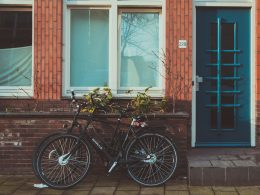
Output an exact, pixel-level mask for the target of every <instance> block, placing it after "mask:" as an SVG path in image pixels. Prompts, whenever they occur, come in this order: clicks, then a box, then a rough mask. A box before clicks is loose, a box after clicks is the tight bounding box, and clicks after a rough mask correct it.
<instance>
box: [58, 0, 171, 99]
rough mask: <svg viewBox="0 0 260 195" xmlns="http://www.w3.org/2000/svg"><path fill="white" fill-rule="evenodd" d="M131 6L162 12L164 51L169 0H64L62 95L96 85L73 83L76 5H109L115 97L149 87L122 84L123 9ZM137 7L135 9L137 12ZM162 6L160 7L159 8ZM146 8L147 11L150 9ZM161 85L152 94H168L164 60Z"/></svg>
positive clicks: (110, 79)
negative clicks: (72, 33)
mask: <svg viewBox="0 0 260 195" xmlns="http://www.w3.org/2000/svg"><path fill="white" fill-rule="evenodd" d="M127 8H138V10H142V11H144V10H147V11H148V12H149V11H150V12H151V13H152V12H158V13H160V14H159V45H160V46H159V47H160V51H161V50H163V51H164V50H165V37H166V36H165V0H139V1H136V0H85V1H84V0H81V1H77V0H64V1H63V21H64V22H63V75H62V81H63V82H62V83H63V86H62V95H63V96H64V97H66V96H70V95H71V90H74V91H76V94H78V95H79V96H81V95H82V94H86V93H88V92H89V91H91V90H93V89H95V88H96V87H71V86H70V22H71V21H70V17H71V10H72V9H106V10H109V41H108V42H109V63H108V64H109V65H108V66H109V67H108V72H109V73H108V83H109V86H108V87H109V88H110V89H111V90H112V93H113V96H114V97H119V98H128V97H132V96H135V94H136V92H138V91H143V90H144V89H145V87H128V88H123V87H120V64H119V62H120V55H119V54H118V52H119V48H120V45H119V43H120V26H119V25H120V13H119V12H120V11H119V10H121V9H122V10H126V9H127ZM135 10H137V9H133V12H134V11H135ZM159 10H160V11H159ZM147 11H146V12H147ZM158 60H159V59H158ZM159 67H161V69H160V70H159V71H160V74H161V75H163V76H160V75H159V73H158V75H159V77H161V78H159V80H160V81H159V87H153V88H151V90H149V94H150V95H151V96H152V97H163V96H164V95H165V80H164V76H165V70H164V66H163V65H162V64H160V66H159ZM147 87H148V86H147ZM129 89H132V90H133V93H131V94H125V93H124V92H125V91H126V90H129Z"/></svg>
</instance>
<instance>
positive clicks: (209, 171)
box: [203, 167, 225, 186]
mask: <svg viewBox="0 0 260 195" xmlns="http://www.w3.org/2000/svg"><path fill="white" fill-rule="evenodd" d="M203 185H205V186H220V185H225V168H215V167H214V168H213V167H212V168H203Z"/></svg>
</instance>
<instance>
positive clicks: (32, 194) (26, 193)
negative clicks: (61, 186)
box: [12, 189, 38, 195]
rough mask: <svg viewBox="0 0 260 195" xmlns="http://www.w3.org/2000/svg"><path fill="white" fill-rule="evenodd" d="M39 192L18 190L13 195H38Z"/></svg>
mask: <svg viewBox="0 0 260 195" xmlns="http://www.w3.org/2000/svg"><path fill="white" fill-rule="evenodd" d="M37 193H38V191H37V190H20V189H19V190H16V191H15V192H14V193H13V194H12V195H36V194H37Z"/></svg>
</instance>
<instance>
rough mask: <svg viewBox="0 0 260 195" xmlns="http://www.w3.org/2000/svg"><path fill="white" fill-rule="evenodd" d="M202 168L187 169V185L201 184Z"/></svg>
mask: <svg viewBox="0 0 260 195" xmlns="http://www.w3.org/2000/svg"><path fill="white" fill-rule="evenodd" d="M202 174H203V173H202V168H189V182H190V183H189V185H194V186H197V185H198V186H199V185H202V184H203V175H202Z"/></svg>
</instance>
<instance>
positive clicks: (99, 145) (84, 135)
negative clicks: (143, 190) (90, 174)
mask: <svg viewBox="0 0 260 195" xmlns="http://www.w3.org/2000/svg"><path fill="white" fill-rule="evenodd" d="M80 109H81V108H80V106H78V109H77V112H76V113H75V114H74V117H73V121H72V124H71V127H70V128H68V129H69V130H68V132H69V133H71V132H72V131H73V129H74V128H75V127H77V128H79V129H80V135H79V138H78V139H79V140H78V142H77V144H76V145H75V146H74V147H73V149H72V150H71V151H70V153H68V154H67V155H66V156H64V160H65V159H66V158H69V157H70V156H71V155H73V153H74V152H75V151H76V150H77V149H78V148H79V147H80V140H84V141H88V142H89V143H90V144H91V145H92V146H93V148H94V149H95V150H96V151H97V153H98V154H99V155H100V157H101V158H103V157H105V158H106V159H107V160H108V161H109V162H112V163H113V164H112V166H111V168H110V169H109V171H108V173H110V172H111V171H112V170H113V169H114V167H115V166H116V165H117V164H122V163H127V162H126V161H124V160H123V159H121V160H120V158H122V157H123V151H124V147H125V146H126V142H127V140H128V139H129V134H130V133H131V135H132V137H134V138H135V137H136V134H135V131H134V128H133V126H132V124H133V123H131V124H130V126H129V127H128V130H127V132H126V134H125V137H124V138H123V142H122V145H121V148H120V150H119V151H117V154H116V156H112V155H111V153H110V152H109V151H108V149H112V148H111V147H110V146H108V145H107V144H106V143H105V142H103V141H102V140H97V139H96V137H98V135H97V134H95V135H96V136H95V135H94V136H92V135H90V134H89V132H88V127H89V125H90V124H91V123H92V122H93V121H96V122H101V123H106V121H103V120H99V119H96V118H95V115H94V114H90V115H89V116H87V118H86V119H83V120H87V124H86V125H84V126H82V125H81V124H80V123H79V122H78V121H77V118H78V116H79V114H80ZM121 120H122V115H120V116H119V117H118V118H117V123H116V127H115V129H114V132H113V136H112V139H111V143H112V142H113V141H114V140H115V138H116V134H117V132H118V131H119V130H120V125H121ZM110 145H111V144H110Z"/></svg>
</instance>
